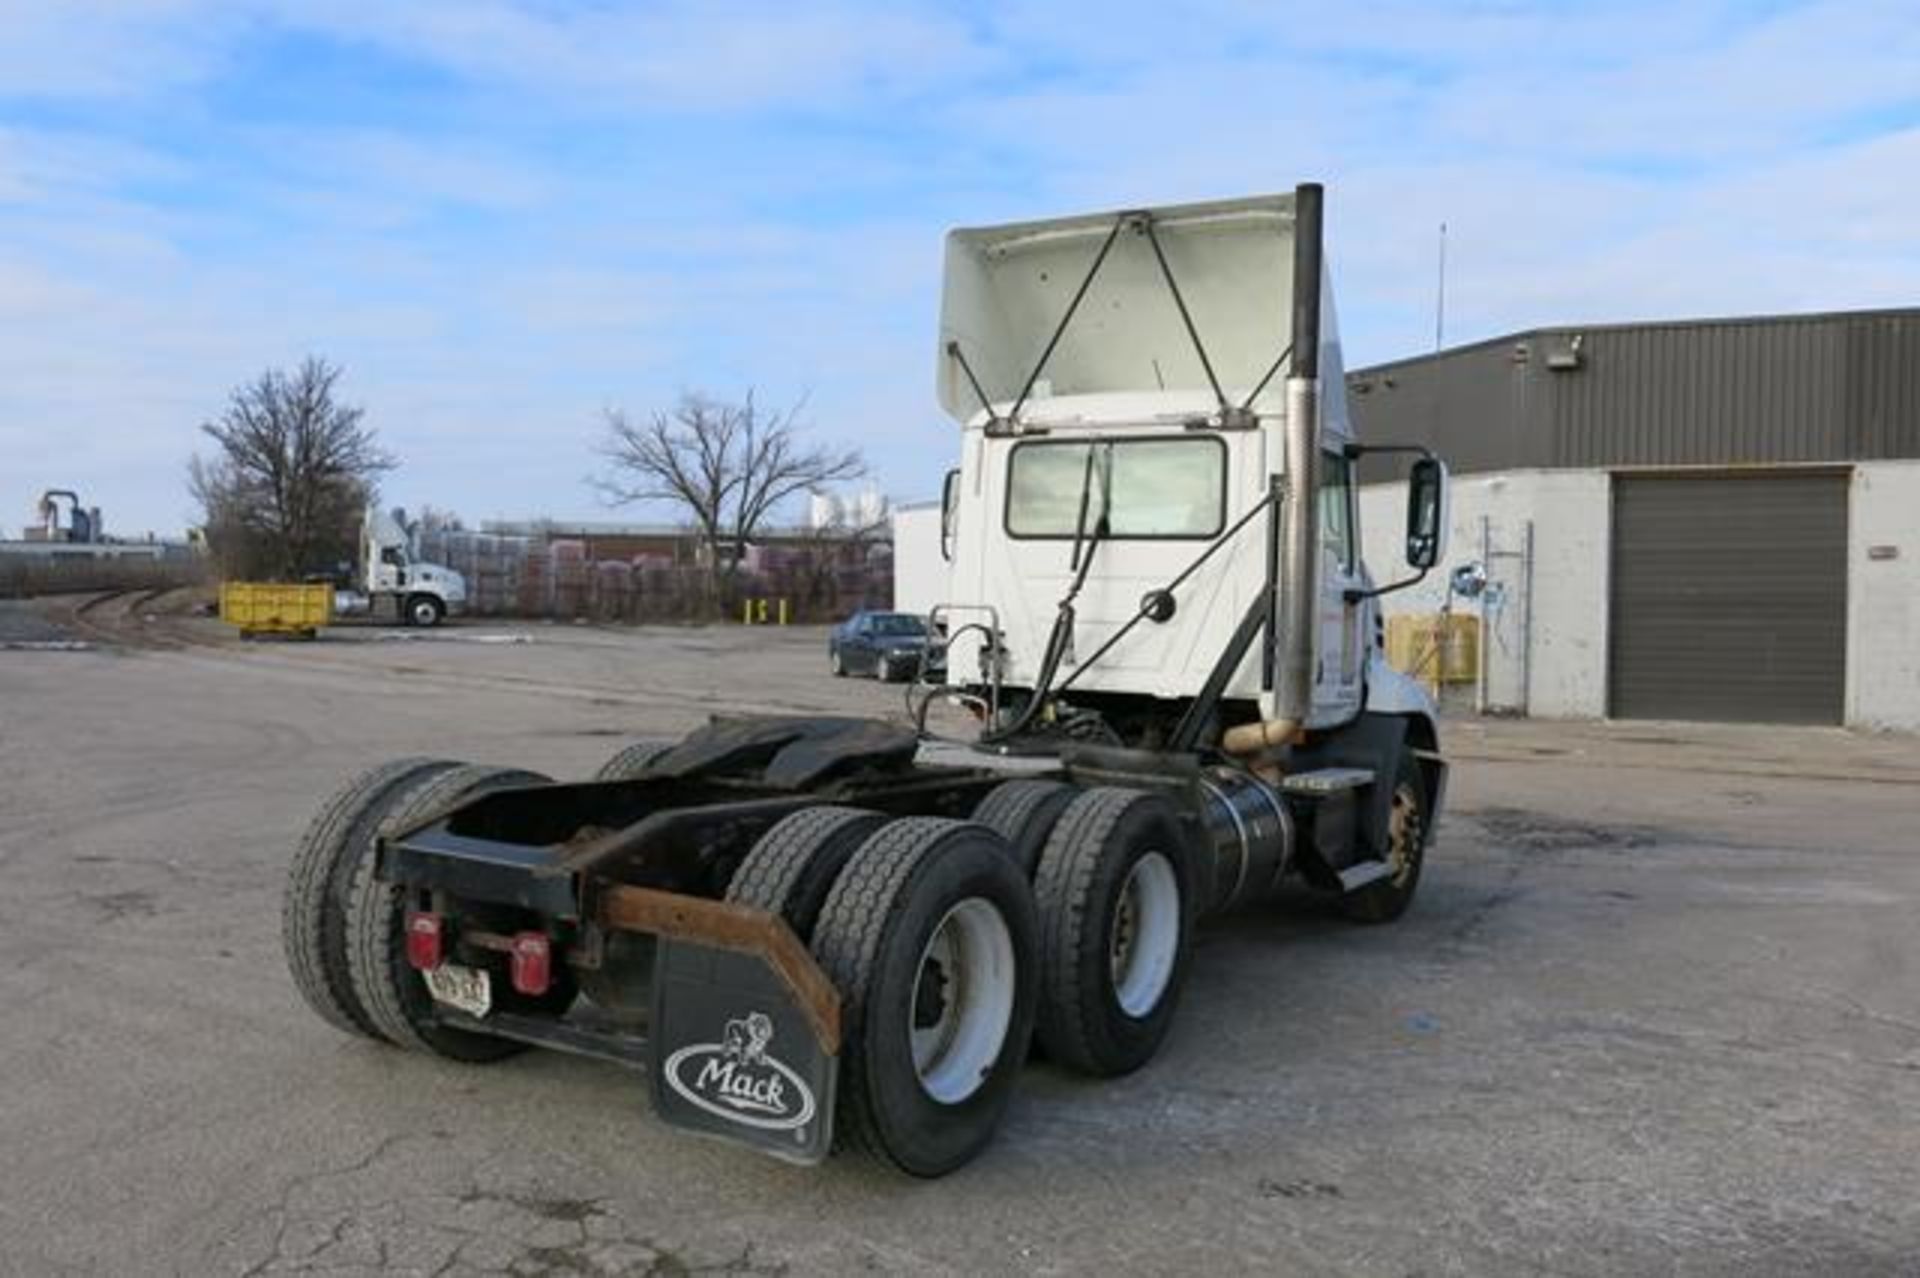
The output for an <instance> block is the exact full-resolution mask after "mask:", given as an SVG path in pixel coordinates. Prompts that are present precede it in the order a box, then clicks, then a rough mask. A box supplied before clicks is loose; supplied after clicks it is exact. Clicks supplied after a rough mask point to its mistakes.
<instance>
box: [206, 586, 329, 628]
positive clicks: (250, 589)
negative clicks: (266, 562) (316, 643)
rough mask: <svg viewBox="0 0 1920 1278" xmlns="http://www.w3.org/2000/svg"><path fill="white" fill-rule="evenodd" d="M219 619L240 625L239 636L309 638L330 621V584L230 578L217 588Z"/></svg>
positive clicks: (231, 624)
mask: <svg viewBox="0 0 1920 1278" xmlns="http://www.w3.org/2000/svg"><path fill="white" fill-rule="evenodd" d="M220 620H222V621H224V622H226V623H227V624H228V625H230V626H238V627H239V628H240V637H241V638H242V639H252V638H254V637H256V636H258V635H298V636H299V637H301V638H303V639H312V638H315V637H316V636H318V635H319V633H320V627H322V626H324V625H326V624H327V623H328V622H329V621H331V620H333V587H332V586H329V585H327V584H326V583H324V582H322V583H321V584H319V585H287V584H285V583H282V582H273V581H229V582H224V583H222V584H221V587H220Z"/></svg>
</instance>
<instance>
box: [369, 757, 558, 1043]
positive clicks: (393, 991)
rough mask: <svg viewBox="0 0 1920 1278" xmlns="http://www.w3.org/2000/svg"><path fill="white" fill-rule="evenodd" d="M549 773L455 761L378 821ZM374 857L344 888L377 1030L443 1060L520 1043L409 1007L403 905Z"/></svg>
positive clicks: (403, 818) (416, 817) (418, 813)
mask: <svg viewBox="0 0 1920 1278" xmlns="http://www.w3.org/2000/svg"><path fill="white" fill-rule="evenodd" d="M546 780H547V778H546V777H543V776H541V775H540V774H539V773H537V772H527V771H524V770H522V769H519V768H498V767H491V766H488V765H485V764H473V763H468V764H461V765H459V766H458V767H454V768H450V769H448V770H447V771H445V772H441V773H439V774H438V775H435V776H432V777H429V778H428V779H426V780H424V781H421V782H419V783H417V784H416V785H414V786H413V787H412V788H411V789H409V790H407V791H406V792H405V793H404V794H403V795H401V796H400V798H399V800H398V801H397V802H396V803H394V804H393V805H392V807H391V808H390V809H389V810H388V812H387V816H386V820H385V821H384V822H382V825H381V831H382V833H383V834H386V833H389V832H392V831H397V830H400V829H404V828H405V827H407V826H409V825H413V824H416V823H418V822H419V821H421V820H424V819H426V818H427V817H429V816H431V815H432V814H433V813H434V812H436V811H438V810H439V809H440V808H442V807H445V806H446V805H447V804H450V803H453V802H456V801H457V800H460V799H463V798H466V797H469V796H471V795H475V794H479V793H481V792H483V791H487V790H498V789H503V788H505V787H508V786H515V785H534V784H538V783H540V782H543V781H546ZM375 868H376V866H375V858H374V857H372V856H367V857H365V858H363V859H362V860H361V861H360V863H359V864H358V865H357V866H355V868H354V874H353V881H352V885H351V887H350V889H349V891H348V896H347V899H348V910H349V913H348V928H347V934H348V942H349V956H350V959H351V963H352V971H353V987H354V992H355V993H356V994H357V995H358V996H359V999H360V1002H361V1005H362V1006H364V1007H365V1008H366V1011H367V1015H368V1017H369V1018H370V1019H371V1020H372V1022H373V1024H374V1026H375V1027H376V1028H377V1029H378V1030H379V1032H380V1033H381V1035H382V1036H384V1037H385V1038H387V1039H388V1040H389V1041H390V1042H392V1043H394V1044H395V1045H397V1046H400V1047H405V1048H409V1049H412V1050H414V1051H419V1052H426V1053H428V1054H430V1055H433V1056H441V1057H445V1058H447V1059H449V1060H457V1061H466V1062H470V1063H480V1062H485V1061H492V1060H498V1059H500V1058H501V1057H504V1056H509V1055H512V1054H514V1053H516V1052H519V1051H522V1050H524V1048H523V1046H522V1045H521V1044H518V1043H513V1042H509V1041H508V1040H506V1039H499V1038H490V1037H487V1036H485V1035H479V1034H468V1033H462V1032H460V1031H458V1030H448V1029H444V1028H441V1027H438V1026H435V1025H431V1024H421V1023H420V1022H419V1021H418V1020H417V1019H416V1017H415V1015H414V1014H411V1013H410V1012H409V1010H408V1007H407V998H406V992H405V991H403V989H402V988H401V986H400V983H399V980H396V977H399V978H400V979H411V978H412V976H413V974H412V969H410V968H408V967H407V966H406V959H405V956H404V955H402V954H401V953H400V946H401V945H402V944H403V938H402V935H401V928H400V925H399V917H398V916H399V915H400V914H401V913H402V911H403V909H404V902H403V901H402V899H401V893H400V891H399V889H397V888H395V887H393V886H392V885H390V884H388V883H387V882H386V881H385V880H383V879H381V878H379V877H378V876H377V875H376V874H375V873H374V871H375Z"/></svg>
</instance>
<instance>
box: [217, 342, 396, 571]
mask: <svg viewBox="0 0 1920 1278" xmlns="http://www.w3.org/2000/svg"><path fill="white" fill-rule="evenodd" d="M339 380H340V369H339V367H338V366H336V365H333V364H329V363H328V362H327V361H326V360H323V359H316V358H312V357H309V358H308V359H306V360H305V361H303V362H302V363H301V365H300V367H299V368H297V369H295V370H294V371H293V372H292V373H290V374H289V373H286V372H283V371H281V370H280V369H268V370H267V371H266V372H264V373H262V374H261V375H260V376H259V377H258V378H256V379H255V380H254V381H252V382H249V383H247V384H246V385H244V386H241V387H239V388H237V389H236V390H235V391H234V392H233V394H232V396H231V397H230V398H229V399H228V401H227V407H226V409H225V411H223V412H222V413H221V414H220V416H219V417H218V418H217V419H215V420H214V421H210V422H207V423H205V424H204V425H202V426H201V428H200V429H201V430H203V431H204V432H206V434H207V435H208V436H209V437H211V438H212V439H213V440H215V441H216V442H217V443H218V444H219V445H220V451H219V453H218V454H217V455H216V456H215V457H214V458H213V459H212V460H211V461H207V460H203V459H201V458H199V457H195V458H194V459H193V461H192V463H191V466H190V468H189V471H188V486H189V488H190V489H191V490H192V492H193V495H194V496H195V498H197V499H198V500H199V502H200V505H201V508H202V510H203V511H204V512H205V515H206V526H207V537H208V541H209V542H210V543H212V546H213V549H214V551H215V553H216V554H217V555H220V556H221V557H222V558H223V559H225V560H227V561H228V563H229V564H231V563H232V562H233V560H234V559H236V558H244V559H247V560H251V561H252V562H251V564H250V565H249V566H250V567H252V568H255V569H257V570H261V571H265V572H268V573H271V574H273V575H275V576H279V577H282V578H286V579H292V578H297V577H299V576H300V575H301V574H302V573H305V572H309V571H312V570H314V569H315V568H317V567H319V566H320V563H321V561H322V560H326V559H328V558H331V557H335V556H340V555H341V552H342V551H343V550H344V552H345V555H344V557H351V554H352V549H351V547H352V546H353V544H354V540H355V538H356V536H357V527H358V523H359V520H360V516H361V512H362V510H363V509H364V508H365V506H366V504H367V502H369V501H370V500H372V499H373V497H374V496H375V485H376V483H377V481H378V479H379V476H380V475H381V474H382V473H384V472H385V471H388V470H391V469H392V468H393V466H394V464H395V463H394V459H393V458H392V456H391V455H390V454H388V453H387V452H386V451H384V450H383V449H382V448H381V447H380V446H379V444H378V442H377V441H376V440H375V438H374V433H373V431H372V430H371V429H370V428H368V427H367V426H365V425H364V424H363V423H362V418H363V416H364V410H362V409H360V408H358V407H354V406H351V405H347V404H342V403H340V402H339V401H338V400H336V399H335V398H334V388H335V386H336V385H337V384H338V382H339ZM223 544H224V546H225V547H226V548H227V549H226V550H225V551H224V552H223Z"/></svg>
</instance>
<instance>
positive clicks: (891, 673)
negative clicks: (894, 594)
mask: <svg viewBox="0 0 1920 1278" xmlns="http://www.w3.org/2000/svg"><path fill="white" fill-rule="evenodd" d="M927 659H928V658H927V619H926V618H925V617H921V616H916V615H915V614H913V613H911V612H856V613H854V614H853V615H852V616H851V617H848V618H847V619H846V620H845V621H843V622H841V623H840V624H839V625H837V626H835V627H834V628H833V630H832V631H831V632H830V633H829V634H828V635H827V662H828V664H829V665H831V666H832V667H833V672H834V673H835V674H837V675H850V674H870V675H872V676H873V677H874V678H876V679H883V680H887V681H892V680H895V679H911V678H913V677H914V676H915V675H916V674H918V673H919V670H920V663H921V662H922V661H923V660H927ZM931 660H932V662H933V669H932V670H931V671H930V672H929V673H931V674H936V675H937V674H940V673H942V667H943V666H944V665H945V654H944V652H940V651H936V652H935V653H934V655H933V657H932V658H931Z"/></svg>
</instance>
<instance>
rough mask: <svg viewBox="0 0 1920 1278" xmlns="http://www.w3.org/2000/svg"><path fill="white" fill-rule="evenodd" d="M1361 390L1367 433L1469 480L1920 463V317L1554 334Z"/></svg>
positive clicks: (1399, 369) (1520, 338)
mask: <svg viewBox="0 0 1920 1278" xmlns="http://www.w3.org/2000/svg"><path fill="white" fill-rule="evenodd" d="M1576 339H1578V343H1579V348H1578V366H1577V367H1573V368H1568V369H1564V370H1563V369H1556V368H1554V367H1552V364H1553V363H1554V362H1556V360H1557V361H1561V362H1564V361H1566V360H1567V359H1568V358H1569V357H1571V356H1572V355H1573V352H1574V343H1575V340H1576ZM1348 384H1349V388H1350V389H1351V390H1352V391H1353V392H1354V393H1353V395H1352V396H1351V403H1352V408H1353V415H1354V419H1355V423H1356V426H1357V428H1358V430H1359V432H1360V437H1361V438H1362V439H1363V440H1367V441H1370V442H1380V443H1384V442H1388V441H1392V442H1411V443H1423V444H1426V445H1427V446H1428V447H1431V448H1433V449H1434V450H1435V451H1436V452H1438V453H1440V455H1441V456H1443V457H1445V458H1446V459H1447V461H1448V464H1449V465H1450V466H1451V467H1452V468H1453V469H1454V470H1455V471H1456V472H1458V473H1463V474H1464V473H1471V472H1475V471H1490V470H1511V469H1519V468H1526V467H1537V466H1553V467H1613V466H1726V465H1747V464H1760V463H1774V462H1837V461H1856V460H1874V459H1881V458H1895V457H1920V309H1916V310H1908V311H1875V312H1859V313H1854V314H1840V315H1810V316H1785V317H1779V318H1767V319H1753V320H1718V321H1701V322H1689V323H1678V324H1646V325H1627V326H1620V327H1606V326H1601V327H1594V328H1584V329H1583V328H1561V329H1543V330H1538V331H1535V332H1531V333H1524V334H1520V335H1517V336H1514V337H1508V338H1500V339H1497V340H1495V341H1491V342H1482V343H1479V344H1477V345H1474V346H1468V347H1462V348H1460V349H1458V350H1454V351H1448V352H1444V353H1442V354H1439V355H1433V356H1428V357H1425V358H1421V359H1416V360H1407V361H1403V362H1401V363H1397V364H1385V365H1379V366H1377V367H1374V368H1369V369H1361V370H1358V371H1356V372H1354V373H1353V374H1351V375H1350V376H1349V378H1348ZM1394 469H1395V468H1394V467H1392V466H1390V465H1389V464H1387V463H1384V462H1382V463H1380V464H1379V465H1373V464H1371V463H1370V469H1369V472H1368V473H1365V474H1364V475H1363V478H1365V479H1367V480H1376V479H1383V478H1387V477H1388V476H1389V474H1390V473H1392V471H1393V470H1394Z"/></svg>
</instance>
